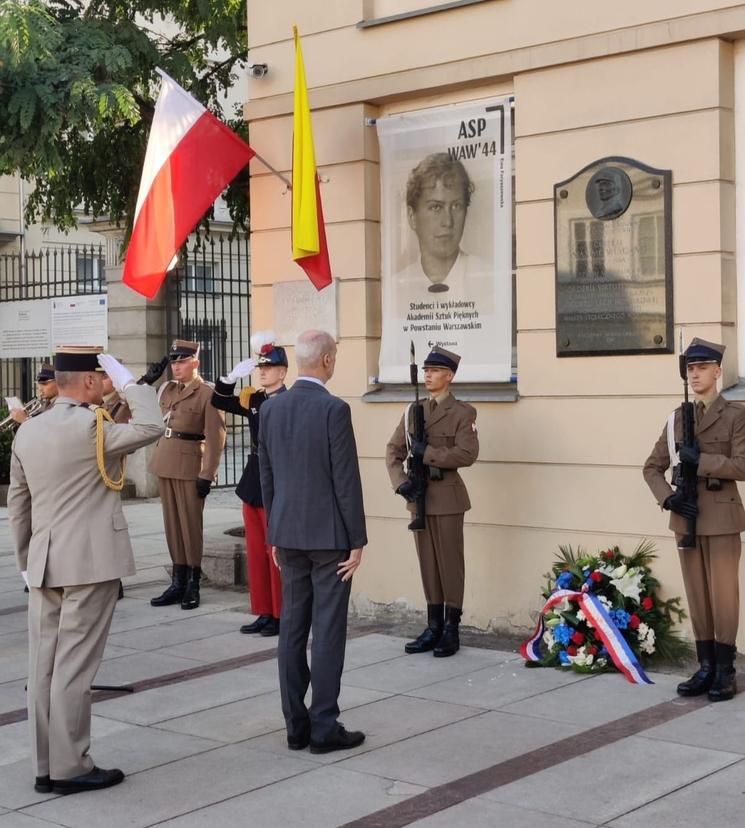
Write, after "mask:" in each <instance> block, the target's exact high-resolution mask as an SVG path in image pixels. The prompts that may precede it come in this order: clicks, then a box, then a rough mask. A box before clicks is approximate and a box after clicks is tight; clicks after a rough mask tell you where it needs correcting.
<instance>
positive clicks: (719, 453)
mask: <svg viewBox="0 0 745 828" xmlns="http://www.w3.org/2000/svg"><path fill="white" fill-rule="evenodd" d="M723 355H724V345H717V344H716V343H714V342H706V341H705V340H703V339H697V338H696V339H693V340H692V341H691V344H690V345H689V346H688V348H687V349H686V351H685V358H686V367H687V372H688V381H689V383H690V386H691V388H692V389H693V393H694V395H695V399H696V407H695V410H696V428H695V431H696V442H695V444H694V446H693V448H689V447H685V446H681V441H682V438H683V428H682V420H681V415H680V409H678V410H677V411H676V412H675V413H674V418H673V419H672V426H673V434H672V435H671V442H674V444H675V449H676V451H677V453H678V456H679V460H680V461H682V462H684V463H689V464H691V465H693V466H696V467H697V474H698V490H697V501H698V502H697V504H696V503H691V502H687V501H686V500H685V498H684V496H683V493H682V492H674V491H673V489H672V487H671V486H670V484H669V483H668V482H667V480H666V479H665V470H666V469H667V468H668V467H669V466H670V463H671V460H670V454H671V451H670V446H669V442H668V426H666V427H665V429H664V430H663V432H662V435H661V436H660V439H659V440H658V441H657V443H656V445H655V447H654V449H653V450H652V453H651V454H650V455H649V457H648V458H647V462H646V463H645V464H644V479H645V480H646V481H647V484H648V486H649V488H650V489H651V490H652V493H653V494H654V496H655V498H656V500H657V502H658V503H659V505H660V506H661V507H662V508H663V509H666V510H669V511H670V529H672V531H673V532H674V533H675V537H676V540H678V541H680V540H681V538H682V536H683V535H685V534H686V532H687V528H688V520H689V519H690V518H695V519H696V546H695V547H694V548H691V549H680V548H679V552H678V554H679V557H680V566H681V569H682V572H683V583H684V584H685V590H686V596H687V598H688V607H689V610H690V616H691V625H692V626H693V634H694V637H695V639H696V654H697V656H698V661H699V669H698V670H697V671H696V673H695V674H694V675H693V676H692V677H691V678H690V679H688V681H684V682H681V684H679V685H678V694H679V695H681V696H699V695H702V694H703V693H708V696H709V699H710V700H711V701H727V700H729V699H731V698H732V697H733V696H734V695H735V693H736V692H737V686H736V682H735V668H734V659H735V655H736V653H737V648H736V646H735V641H736V638H737V626H738V620H739V615H740V609H739V590H738V582H739V578H738V567H739V562H740V532H742V531H743V529H745V510H744V509H743V507H742V502H741V500H740V495H739V493H738V491H737V484H736V483H735V481H736V480H745V409H743V408H742V406H740V405H738V404H737V403H732V402H727V400H725V399H723V398H722V397H721V396H720V395H719V394H718V392H717V380H718V379H719V377H720V376H721V375H722V369H721V364H722V356H723ZM668 422H671V421H670V420H669V421H668Z"/></svg>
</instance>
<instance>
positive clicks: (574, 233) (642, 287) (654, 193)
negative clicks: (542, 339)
mask: <svg viewBox="0 0 745 828" xmlns="http://www.w3.org/2000/svg"><path fill="white" fill-rule="evenodd" d="M671 190H672V173H671V172H670V170H656V169H654V168H653V167H648V166H647V165H646V164H641V163H639V162H638V161H633V160H632V159H630V158H620V157H611V158H602V159H601V160H599V161H595V162H594V163H592V164H590V165H589V166H587V167H585V168H584V169H583V170H580V172H578V173H577V174H576V175H574V176H573V177H572V178H570V179H567V180H566V181H562V182H560V183H559V184H556V185H555V186H554V207H555V210H554V240H555V245H556V354H557V356H594V355H598V356H599V355H603V354H646V353H655V354H660V353H663V354H669V353H673V351H674V342H673V282H672V259H673V255H672V227H671V214H670V204H671Z"/></svg>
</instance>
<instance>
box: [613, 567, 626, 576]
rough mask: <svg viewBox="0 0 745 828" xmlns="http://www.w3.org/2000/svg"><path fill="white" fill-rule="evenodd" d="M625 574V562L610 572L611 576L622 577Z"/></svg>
mask: <svg viewBox="0 0 745 828" xmlns="http://www.w3.org/2000/svg"><path fill="white" fill-rule="evenodd" d="M625 574H626V564H621V566H617V567H616V568H615V569H614V570H613V571H612V572H611V576H612V577H613V578H623V576H624V575H625Z"/></svg>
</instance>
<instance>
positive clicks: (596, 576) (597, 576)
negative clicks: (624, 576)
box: [590, 569, 603, 583]
mask: <svg viewBox="0 0 745 828" xmlns="http://www.w3.org/2000/svg"><path fill="white" fill-rule="evenodd" d="M590 577H591V578H592V580H593V581H595V583H597V582H598V581H602V580H603V573H602V572H598V571H597V569H596V570H595V571H594V572H593V573H592V575H590Z"/></svg>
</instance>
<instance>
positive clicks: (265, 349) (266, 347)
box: [259, 342, 274, 354]
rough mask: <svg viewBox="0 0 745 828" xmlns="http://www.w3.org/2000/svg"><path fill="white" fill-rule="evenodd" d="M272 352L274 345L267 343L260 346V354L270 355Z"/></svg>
mask: <svg viewBox="0 0 745 828" xmlns="http://www.w3.org/2000/svg"><path fill="white" fill-rule="evenodd" d="M273 350H274V343H273V342H268V343H267V344H266V345H262V346H261V350H260V351H259V353H260V354H270V353H271V352H272V351H273Z"/></svg>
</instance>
